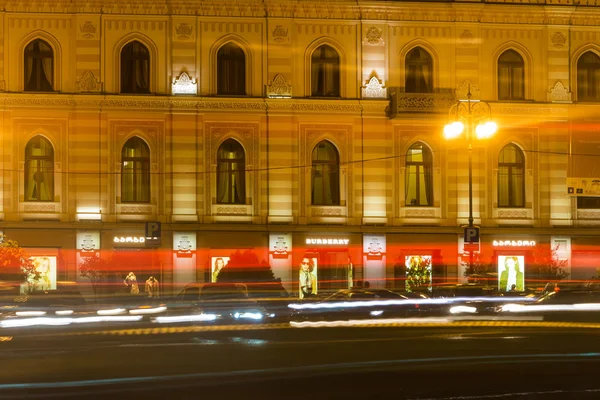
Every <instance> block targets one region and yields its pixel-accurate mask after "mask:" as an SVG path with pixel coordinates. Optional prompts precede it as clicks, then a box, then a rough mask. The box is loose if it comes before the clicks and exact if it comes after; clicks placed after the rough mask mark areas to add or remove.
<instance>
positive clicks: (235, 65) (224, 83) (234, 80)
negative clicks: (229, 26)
mask: <svg viewBox="0 0 600 400" xmlns="http://www.w3.org/2000/svg"><path fill="white" fill-rule="evenodd" d="M217 94H220V95H237V96H243V95H245V94H246V54H244V51H243V50H242V49H241V48H240V47H239V46H237V45H235V44H233V43H227V44H226V45H224V46H222V47H221V48H220V49H219V51H218V52H217Z"/></svg>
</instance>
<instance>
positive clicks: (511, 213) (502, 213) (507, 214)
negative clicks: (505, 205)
mask: <svg viewBox="0 0 600 400" xmlns="http://www.w3.org/2000/svg"><path fill="white" fill-rule="evenodd" d="M498 218H511V219H527V210H498Z"/></svg>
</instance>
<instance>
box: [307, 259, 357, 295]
mask: <svg viewBox="0 0 600 400" xmlns="http://www.w3.org/2000/svg"><path fill="white" fill-rule="evenodd" d="M306 257H308V258H311V259H312V260H313V263H314V264H315V265H316V267H317V271H318V275H317V279H318V284H319V291H320V292H321V291H327V292H333V291H336V290H340V289H348V288H349V287H351V286H352V283H351V282H352V272H353V271H352V270H353V268H352V263H351V262H350V257H349V253H348V251H347V250H341V251H335V250H329V249H328V250H309V251H308V252H307V254H306Z"/></svg>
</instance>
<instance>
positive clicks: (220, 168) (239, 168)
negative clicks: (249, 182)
mask: <svg viewBox="0 0 600 400" xmlns="http://www.w3.org/2000/svg"><path fill="white" fill-rule="evenodd" d="M217 203H218V204H246V154H245V152H244V149H243V148H242V145H241V144H240V143H239V142H238V141H236V140H234V139H227V140H226V141H224V142H223V143H222V144H221V146H220V147H219V150H218V152H217Z"/></svg>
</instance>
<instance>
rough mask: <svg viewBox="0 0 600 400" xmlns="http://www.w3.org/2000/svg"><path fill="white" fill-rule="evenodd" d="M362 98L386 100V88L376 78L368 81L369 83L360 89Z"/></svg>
mask: <svg viewBox="0 0 600 400" xmlns="http://www.w3.org/2000/svg"><path fill="white" fill-rule="evenodd" d="M361 89H362V97H363V98H374V99H385V98H387V88H386V87H385V86H383V82H382V81H380V80H379V79H378V78H377V77H376V76H373V77H372V78H371V79H369V82H368V83H367V84H366V85H365V86H364V87H362V88H361Z"/></svg>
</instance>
